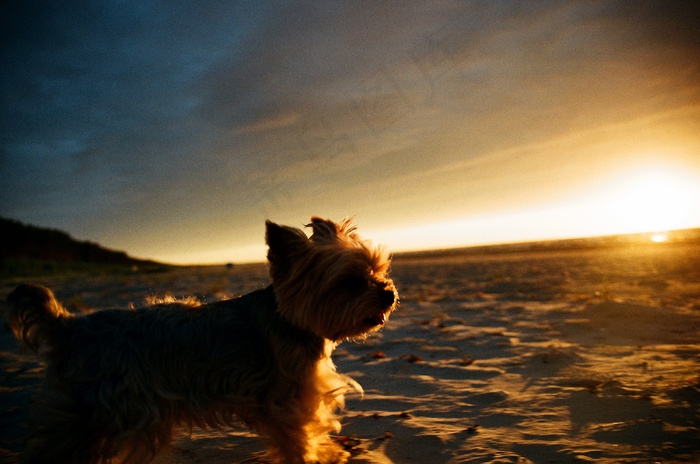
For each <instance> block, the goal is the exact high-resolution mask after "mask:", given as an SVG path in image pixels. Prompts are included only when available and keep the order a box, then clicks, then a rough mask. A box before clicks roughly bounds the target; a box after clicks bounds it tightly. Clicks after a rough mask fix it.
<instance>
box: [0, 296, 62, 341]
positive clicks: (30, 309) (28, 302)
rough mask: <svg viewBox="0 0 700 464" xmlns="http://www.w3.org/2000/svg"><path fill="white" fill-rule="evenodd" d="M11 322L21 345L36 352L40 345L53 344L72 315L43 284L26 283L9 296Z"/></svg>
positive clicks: (13, 331) (9, 317)
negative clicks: (57, 334) (58, 332)
mask: <svg viewBox="0 0 700 464" xmlns="http://www.w3.org/2000/svg"><path fill="white" fill-rule="evenodd" d="M7 304H8V306H9V307H10V311H9V314H8V317H7V319H8V321H9V323H10V328H11V329H12V333H13V334H14V335H15V337H17V340H19V341H20V343H21V344H22V346H24V347H25V348H28V349H30V350H32V351H34V352H38V351H39V347H40V346H41V345H52V340H53V339H54V337H55V335H56V333H57V331H59V330H60V328H62V327H63V322H64V321H65V320H66V319H68V318H71V317H72V316H71V314H70V313H69V312H68V310H66V308H64V307H63V306H61V304H60V303H59V302H58V301H56V298H55V297H54V295H53V293H52V292H51V290H49V289H48V288H46V287H44V286H42V285H31V284H23V285H20V286H19V287H17V288H16V289H15V290H14V291H13V292H12V293H10V294H9V295H8V297H7Z"/></svg>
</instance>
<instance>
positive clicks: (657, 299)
mask: <svg viewBox="0 0 700 464" xmlns="http://www.w3.org/2000/svg"><path fill="white" fill-rule="evenodd" d="M698 251H700V250H698V249H697V247H690V248H689V247H686V246H684V247H675V248H673V247H665V248H659V249H658V250H656V251H650V250H648V249H645V250H636V251H635V250H632V249H630V250H621V251H616V252H612V251H610V250H607V251H588V252H584V253H578V252H577V253H545V254H538V255H533V254H527V253H521V254H516V255H503V256H498V257H495V258H492V259H483V258H478V257H469V256H463V257H454V256H452V257H450V259H439V258H431V259H419V260H408V259H406V260H401V259H396V260H395V263H394V270H393V273H394V277H395V280H396V282H397V285H398V287H399V290H400V292H401V295H402V302H401V306H400V308H399V310H398V311H397V312H396V313H394V314H393V315H392V317H391V319H390V321H389V323H388V324H387V326H386V327H385V328H384V330H383V331H381V332H380V333H377V334H375V335H374V336H372V337H370V338H369V339H367V340H366V341H365V342H364V343H353V342H345V343H343V344H342V345H340V346H339V348H338V349H337V351H336V353H335V356H334V359H335V361H336V364H337V365H338V369H339V370H340V371H341V372H343V373H346V374H348V375H350V376H351V377H353V378H354V379H355V380H357V381H358V382H360V383H361V384H362V386H363V387H364V390H365V393H364V395H363V396H360V395H352V396H349V397H348V398H347V405H346V408H345V411H343V413H342V416H343V421H342V422H343V430H342V431H341V435H340V436H339V437H337V440H339V441H340V442H341V443H343V444H344V445H345V446H346V447H347V448H348V449H349V450H351V452H352V453H353V458H352V460H351V462H353V463H378V464H385V463H410V462H415V463H488V462H491V463H506V462H512V463H516V462H517V463H528V462H532V463H546V462H621V463H633V462H634V463H636V462H698V461H700V446H698V443H700V413H699V412H698V411H699V410H700V409H699V405H700V369H699V366H700V312H699V311H698V310H699V309H700V288H699V287H698V284H697V282H700V253H698ZM121 279H122V280H121V282H119V285H115V282H109V281H107V280H106V279H105V278H95V279H88V280H85V279H75V278H64V279H61V278H56V279H54V280H53V281H52V282H46V281H44V283H47V284H48V285H51V286H53V287H54V288H56V289H57V293H58V294H59V296H60V297H65V298H64V299H65V300H66V301H68V302H69V304H72V305H73V306H75V307H82V306H92V307H98V308H101V307H108V306H126V305H128V304H129V303H138V302H140V301H142V299H143V298H145V297H146V296H148V295H149V294H152V293H160V294H163V293H167V292H170V293H173V294H175V295H186V294H196V295H201V296H203V297H206V298H210V299H211V298H220V297H223V296H225V293H226V292H230V293H239V292H243V291H247V290H250V289H251V288H254V287H255V286H261V285H264V284H265V283H266V277H265V270H264V266H261V267H251V268H245V269H244V268H238V267H236V268H234V269H233V270H226V269H223V268H222V269H218V268H200V269H198V270H196V271H194V270H191V271H189V272H186V271H185V270H179V271H174V272H173V273H167V274H163V275H150V276H133V277H123V278H121ZM15 283H16V282H14V281H5V282H2V285H1V288H0V291H2V292H3V293H2V294H3V295H6V294H7V293H6V292H9V291H10V290H11V288H12V287H13V286H14V284H15ZM0 343H1V345H0V362H2V374H1V376H2V377H1V380H2V384H1V388H2V390H1V394H2V404H1V410H2V413H3V414H2V423H1V424H0V427H1V432H2V433H1V436H2V438H1V439H0V449H1V451H0V452H1V453H2V454H0V462H6V463H15V462H17V459H18V456H19V454H20V453H21V449H22V447H21V440H22V436H23V428H22V421H23V420H24V419H25V417H26V408H27V404H28V401H29V396H30V393H31V391H32V389H34V388H36V385H37V384H38V382H39V379H40V375H41V365H40V364H39V363H38V362H37V360H36V359H35V358H34V357H32V356H31V355H28V354H22V353H20V352H19V351H18V349H17V344H16V342H15V341H14V339H13V338H12V336H11V335H10V334H9V333H8V331H7V329H4V330H3V331H2V333H0ZM155 462H156V463H159V464H164V463H168V464H170V463H172V464H180V463H192V462H207V463H217V462H222V463H223V462H249V463H252V462H260V463H263V462H267V461H266V458H265V444H264V442H263V441H262V440H260V439H259V438H258V437H256V436H255V435H254V434H251V433H250V432H249V431H247V430H246V429H244V428H236V429H233V430H223V431H205V430H199V429H194V430H192V431H190V430H181V431H179V432H178V434H177V437H176V440H174V441H173V443H172V444H171V446H169V447H168V448H167V449H165V450H164V451H163V453H161V455H160V456H158V458H157V459H156V461H155Z"/></svg>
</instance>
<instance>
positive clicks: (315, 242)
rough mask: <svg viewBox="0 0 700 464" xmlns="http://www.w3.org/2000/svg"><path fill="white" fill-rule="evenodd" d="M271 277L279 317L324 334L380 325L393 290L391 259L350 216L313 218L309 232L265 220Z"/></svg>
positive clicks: (352, 334) (332, 336)
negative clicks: (337, 219) (363, 236)
mask: <svg viewBox="0 0 700 464" xmlns="http://www.w3.org/2000/svg"><path fill="white" fill-rule="evenodd" d="M266 225H267V231H266V241H267V245H268V247H269V251H268V254H267V258H268V260H269V262H270V277H271V279H272V284H273V286H274V288H275V292H276V294H277V299H278V309H279V311H280V314H281V315H282V317H284V318H285V319H286V320H287V321H289V322H291V323H292V324H294V325H295V326H297V327H299V328H302V329H304V330H308V331H311V332H313V333H315V334H316V335H318V336H321V337H323V338H326V339H329V340H333V341H340V340H343V339H345V338H361V337H364V336H365V335H367V334H368V333H369V332H372V331H374V330H379V329H380V328H382V327H383V326H384V323H385V322H386V321H387V319H388V317H389V314H390V313H391V312H392V311H393V310H394V309H395V308H396V304H397V303H398V293H397V292H396V287H394V283H393V281H392V280H391V279H390V278H389V276H388V271H389V264H390V258H389V255H388V254H387V253H386V251H385V250H384V249H383V248H382V247H378V246H374V245H372V244H371V243H370V242H368V241H365V240H362V239H361V238H360V237H359V236H358V235H357V233H356V232H355V228H354V227H353V226H352V224H351V222H350V221H349V220H344V221H341V222H339V223H334V222H332V221H330V220H327V219H321V218H318V217H312V218H311V223H310V224H308V225H307V227H311V228H312V230H313V234H312V235H311V237H310V238H309V237H307V236H306V234H305V233H304V232H303V231H302V230H300V229H295V228H292V227H287V226H280V225H277V224H274V223H272V222H270V221H267V223H266Z"/></svg>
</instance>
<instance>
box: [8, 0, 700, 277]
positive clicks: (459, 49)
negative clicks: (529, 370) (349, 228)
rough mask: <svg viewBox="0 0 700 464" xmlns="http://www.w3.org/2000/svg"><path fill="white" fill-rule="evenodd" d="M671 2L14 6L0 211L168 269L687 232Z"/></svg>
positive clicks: (689, 193)
mask: <svg viewBox="0 0 700 464" xmlns="http://www.w3.org/2000/svg"><path fill="white" fill-rule="evenodd" d="M699 23H700V6H698V5H695V4H694V2H687V1H674V0H672V1H662V0H659V1H619V2H616V1H595V0H584V1H573V0H563V1H537V2H520V1H444V2H443V1H436V2H418V1H416V2H398V1H397V2H374V1H353V2H349V1H330V2H256V1H251V2H244V1H238V2H232V1H215V0H203V1H202V0H200V1H197V2H194V1H192V2H187V1H175V2H170V1H169V2H166V1H151V0H138V1H134V0H124V1H119V2H103V1H97V0H82V1H80V2H73V1H27V0H9V1H5V2H3V3H2V5H1V6H0V41H1V42H0V105H1V110H2V111H1V113H0V174H2V178H3V182H1V183H0V216H2V217H6V218H11V219H15V220H19V221H22V222H25V223H29V224H33V225H37V226H42V227H50V228H56V229H61V230H64V231H66V232H68V233H70V234H71V235H72V236H73V237H75V238H77V239H80V240H89V241H93V242H98V243H100V244H101V245H103V246H106V247H109V248H113V249H117V250H123V251H126V252H128V253H129V254H130V255H132V256H136V257H140V258H150V259H156V260H160V261H166V262H172V263H181V264H187V263H222V262H245V261H261V260H263V259H264V256H265V245H264V221H265V220H266V219H270V220H272V221H274V222H278V223H282V224H287V225H292V226H298V227H302V226H303V225H304V224H306V223H308V222H309V219H310V217H311V216H313V215H317V216H322V217H328V218H331V219H336V220H338V219H342V218H344V217H349V216H353V217H355V222H356V225H357V226H358V230H359V231H360V233H361V234H362V235H363V236H366V237H367V238H369V239H372V240H373V241H375V242H379V243H383V244H385V245H386V246H387V247H388V248H389V249H390V250H391V251H403V250H412V249H429V248H444V247H454V246H464V245H480V244H491V243H506V242H518V241H528V240H539V239H550V238H568V237H583V236H591V235H606V234H612V233H625V232H645V231H662V230H667V229H677V228H689V227H700V206H698V205H700V31H698V28H697V24H699Z"/></svg>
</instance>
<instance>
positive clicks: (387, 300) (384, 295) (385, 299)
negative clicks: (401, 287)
mask: <svg viewBox="0 0 700 464" xmlns="http://www.w3.org/2000/svg"><path fill="white" fill-rule="evenodd" d="M379 299H380V301H381V302H382V304H383V305H385V306H391V305H393V304H394V301H396V295H395V292H394V291H393V290H382V291H381V293H380V294H379Z"/></svg>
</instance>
